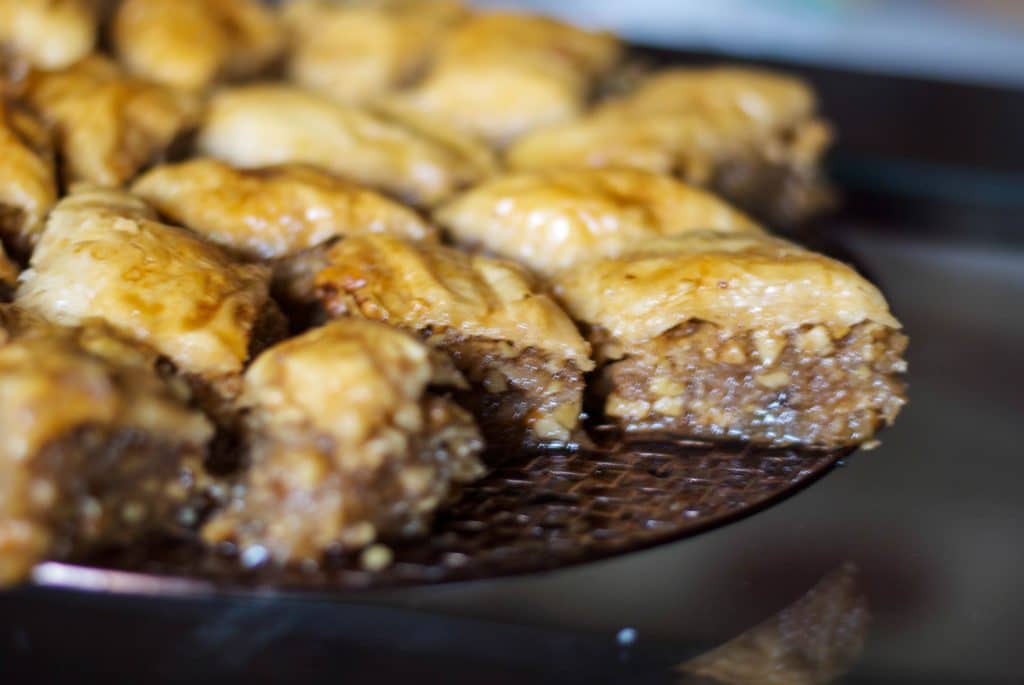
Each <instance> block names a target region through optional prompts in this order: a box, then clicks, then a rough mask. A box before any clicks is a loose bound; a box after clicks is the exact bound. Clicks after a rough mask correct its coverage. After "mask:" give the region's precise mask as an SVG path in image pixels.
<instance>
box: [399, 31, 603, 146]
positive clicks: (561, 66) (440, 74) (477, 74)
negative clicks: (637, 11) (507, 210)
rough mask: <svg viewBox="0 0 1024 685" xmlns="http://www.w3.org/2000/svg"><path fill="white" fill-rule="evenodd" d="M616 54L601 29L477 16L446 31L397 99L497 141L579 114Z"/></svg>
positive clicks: (482, 136) (507, 141)
mask: <svg viewBox="0 0 1024 685" xmlns="http://www.w3.org/2000/svg"><path fill="white" fill-rule="evenodd" d="M621 52H622V48H621V45H620V44H619V42H618V40H617V39H616V38H615V37H614V36H612V35H611V34H608V33H600V32H592V31H586V30H584V29H581V28H577V27H575V26H570V25H568V24H564V23H562V22H559V21H556V20H554V19H549V18H546V17H541V16H535V15H529V14H517V13H511V12H488V13H480V14H477V15H474V16H473V17H471V18H469V19H467V20H466V21H463V22H462V23H460V24H459V25H458V26H457V27H456V28H455V29H453V30H452V31H451V33H450V34H449V35H448V36H447V37H446V38H445V40H444V41H443V42H442V44H441V46H440V48H439V49H438V51H437V54H436V55H435V56H434V59H433V61H432V62H431V66H430V69H429V70H428V72H427V74H426V76H425V77H424V78H423V80H422V81H420V82H419V83H417V84H416V85H415V86H414V87H413V88H411V89H409V90H407V91H404V92H402V93H401V94H400V95H399V96H397V97H398V98H399V99H400V100H401V101H402V102H404V103H405V104H406V105H407V106H409V107H412V108H413V109H416V110H419V111H421V112H423V113H425V114H429V115H431V116H433V117H436V118H438V119H441V120H443V121H447V122H451V123H453V124H454V126H455V127H456V128H458V129H460V130H462V131H465V132H467V133H470V134H472V135H475V136H479V137H481V138H483V139H485V140H487V141H488V142H490V143H492V144H494V145H497V146H503V145H505V144H507V143H509V142H510V141H512V140H514V139H515V138H517V137H518V136H521V135H523V134H525V133H527V132H529V131H533V130H535V129H540V128H543V127H545V126H551V125H553V124H558V123H562V122H565V121H569V120H571V119H573V118H574V117H577V116H579V114H580V113H581V112H582V111H583V109H584V108H585V107H586V105H587V104H588V102H589V98H590V96H591V93H592V91H593V90H594V83H595V80H596V79H597V78H598V77H599V76H601V75H602V74H605V73H606V72H608V71H609V70H611V69H612V67H614V66H615V65H616V63H617V62H618V61H619V58H620V56H621Z"/></svg>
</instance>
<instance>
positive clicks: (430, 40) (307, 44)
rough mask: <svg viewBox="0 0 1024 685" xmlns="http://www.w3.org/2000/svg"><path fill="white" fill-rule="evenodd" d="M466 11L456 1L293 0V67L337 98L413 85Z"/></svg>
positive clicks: (299, 77) (288, 17)
mask: <svg viewBox="0 0 1024 685" xmlns="http://www.w3.org/2000/svg"><path fill="white" fill-rule="evenodd" d="M464 16H466V10H465V8H464V7H463V5H462V3H461V2H458V1H457V0H390V1H389V0H380V1H376V2H353V3H338V2H335V1H334V0H293V1H292V2H290V3H288V4H287V5H286V7H285V10H284V17H285V21H286V22H287V24H288V26H289V28H290V30H291V36H292V43H293V45H294V48H293V51H292V55H291V58H290V61H289V65H288V73H289V76H290V77H291V78H292V79H293V80H295V81H296V82H298V83H301V84H302V85H304V86H306V87H307V88H311V89H313V90H316V91H319V92H321V93H323V94H324V95H328V96H330V97H332V98H334V99H336V100H338V101H339V102H348V103H360V102H366V101H368V100H370V99H372V98H374V97H376V96H379V95H381V94H383V93H386V92H389V91H392V90H394V89H396V88H398V87H400V86H402V85H405V84H407V83H409V81H410V80H412V79H413V78H414V77H415V76H416V75H417V74H418V73H419V72H420V71H421V70H422V69H423V67H424V66H425V64H426V62H427V60H428V59H429V58H430V56H431V55H432V54H433V52H434V51H435V50H436V49H437V47H438V44H439V43H440V42H441V40H442V39H443V38H444V36H445V35H446V34H447V32H448V31H449V30H450V28H451V26H452V25H453V24H454V23H455V22H457V21H458V20H459V19H462V18H463V17H464Z"/></svg>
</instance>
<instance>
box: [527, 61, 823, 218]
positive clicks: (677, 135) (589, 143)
mask: <svg viewBox="0 0 1024 685" xmlns="http://www.w3.org/2000/svg"><path fill="white" fill-rule="evenodd" d="M816 108H817V106H816V102H815V98H814V93H813V92H812V91H811V89H810V88H809V87H808V86H807V85H806V84H805V83H804V82H802V81H800V80H798V79H796V78H792V77H789V76H785V75H783V74H778V73H774V72H768V71H761V70H756V69H745V68H736V67H711V68H694V67H690V68H678V69H670V70H666V71H663V72H659V73H655V74H654V75H652V76H650V77H649V78H648V79H646V80H645V81H642V82H641V83H640V85H639V86H638V87H637V89H636V90H635V91H633V92H631V93H628V94H626V95H624V96H621V97H618V98H613V99H611V100H609V101H607V102H606V103H604V104H603V105H601V106H600V107H598V108H597V109H596V110H595V111H594V112H593V113H591V114H590V115H588V116H587V117H584V118H582V119H579V120H577V121H574V122H570V123H568V124H564V125H561V126H555V127H551V128H548V129H545V130H543V131H538V132H537V133H535V134H532V135H530V136H526V137H524V138H522V139H521V140H519V141H518V142H517V143H516V145H515V146H514V147H513V148H511V149H510V150H509V154H508V161H509V164H510V166H512V167H513V168H515V169H541V168H551V167H614V166H626V167H633V168H639V169H647V170H650V171H656V172H660V173H672V174H676V175H678V176H679V177H681V178H682V179H683V180H686V181H688V182H691V183H695V184H698V185H703V186H707V187H710V188H712V189H714V190H716V191H717V192H719V193H721V194H722V195H724V196H725V197H727V198H728V199H730V200H731V201H733V202H735V203H736V204H738V205H739V206H741V207H743V208H745V209H747V210H749V211H751V212H752V213H754V214H756V215H758V216H761V217H765V218H767V219H770V220H772V221H775V222H781V223H792V222H793V221H796V220H799V219H801V218H803V217H805V216H807V215H809V214H811V213H813V212H814V211H815V210H817V209H819V208H821V207H822V206H824V205H826V204H827V202H828V190H827V184H826V183H825V181H824V178H823V175H822V172H821V169H820V163H821V158H822V155H823V154H824V151H825V149H826V147H827V145H828V143H829V140H830V133H829V128H828V126H827V125H826V124H825V123H824V122H823V121H822V120H821V119H820V118H819V117H818V115H817V113H816Z"/></svg>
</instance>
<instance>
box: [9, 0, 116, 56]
mask: <svg viewBox="0 0 1024 685" xmlns="http://www.w3.org/2000/svg"><path fill="white" fill-rule="evenodd" d="M96 28H97V16H96V2H95V1H94V0H0V46H2V48H3V49H4V50H7V51H8V52H10V53H12V54H13V56H14V57H15V59H21V60H24V61H25V62H26V63H27V65H28V66H33V67H39V68H41V69H63V68H64V67H67V66H70V65H72V64H74V63H75V62H77V61H78V60H80V59H82V58H83V57H85V56H86V55H88V54H89V53H90V52H92V49H93V46H94V45H95V43H96Z"/></svg>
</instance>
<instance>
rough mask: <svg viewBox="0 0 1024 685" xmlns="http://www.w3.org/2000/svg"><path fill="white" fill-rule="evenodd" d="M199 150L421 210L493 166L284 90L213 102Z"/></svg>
mask: <svg viewBox="0 0 1024 685" xmlns="http://www.w3.org/2000/svg"><path fill="white" fill-rule="evenodd" d="M198 146H199V150H200V152H202V153H203V154H206V155H210V156H213V157H216V158H219V159H221V160H224V161H226V162H228V163H230V164H233V165H235V166H238V167H262V166H269V165H274V164H282V163H307V164H312V165H315V166H319V167H322V168H323V169H325V170H327V171H330V172H332V173H335V174H337V175H339V176H342V177H345V178H348V179H350V180H353V181H355V182H358V183H362V184H365V185H367V186H370V187H372V188H375V189H378V190H382V191H384V192H386V193H388V194H390V195H394V196H397V197H399V198H401V199H403V200H405V201H407V202H410V203H412V204H415V205H421V206H422V205H428V206H429V205H434V204H436V203H437V202H439V201H441V200H443V199H444V198H445V197H447V196H449V195H451V194H452V193H454V192H455V191H457V190H459V189H461V188H462V187H464V186H467V185H469V184H471V183H475V182H477V181H479V180H480V179H481V178H483V177H484V176H486V175H488V174H489V173H491V171H492V170H493V167H494V161H493V158H492V157H491V155H490V153H489V152H488V151H487V150H486V149H485V148H484V147H483V145H482V144H478V145H474V143H473V142H472V141H469V140H466V141H463V142H462V143H461V144H459V145H456V144H454V142H453V141H452V140H450V139H449V138H447V137H440V136H436V135H431V134H430V132H429V131H426V130H423V129H417V128H414V127H411V126H409V125H407V124H404V123H402V122H399V121H396V120H394V119H391V118H389V117H386V116H384V115H381V114H378V113H373V112H369V111H367V110H364V109H360V108H356V107H351V106H346V105H342V104H338V103H335V102H332V101H331V100H329V99H327V98H326V97H324V96H321V95H316V94H314V93H311V92H308V91H304V90H302V89H300V88H296V87H291V86H284V85H259V86H246V87H241V88H236V89H232V90H226V91H222V92H220V93H218V94H217V95H215V96H214V98H213V100H212V102H211V105H210V109H209V112H208V115H207V118H206V122H205V125H204V126H203V128H202V130H201V131H200V134H199V140H198ZM467 148H474V149H475V152H474V153H473V154H469V153H468V152H467ZM482 160H486V161H487V163H486V164H482V163H481V162H482Z"/></svg>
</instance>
